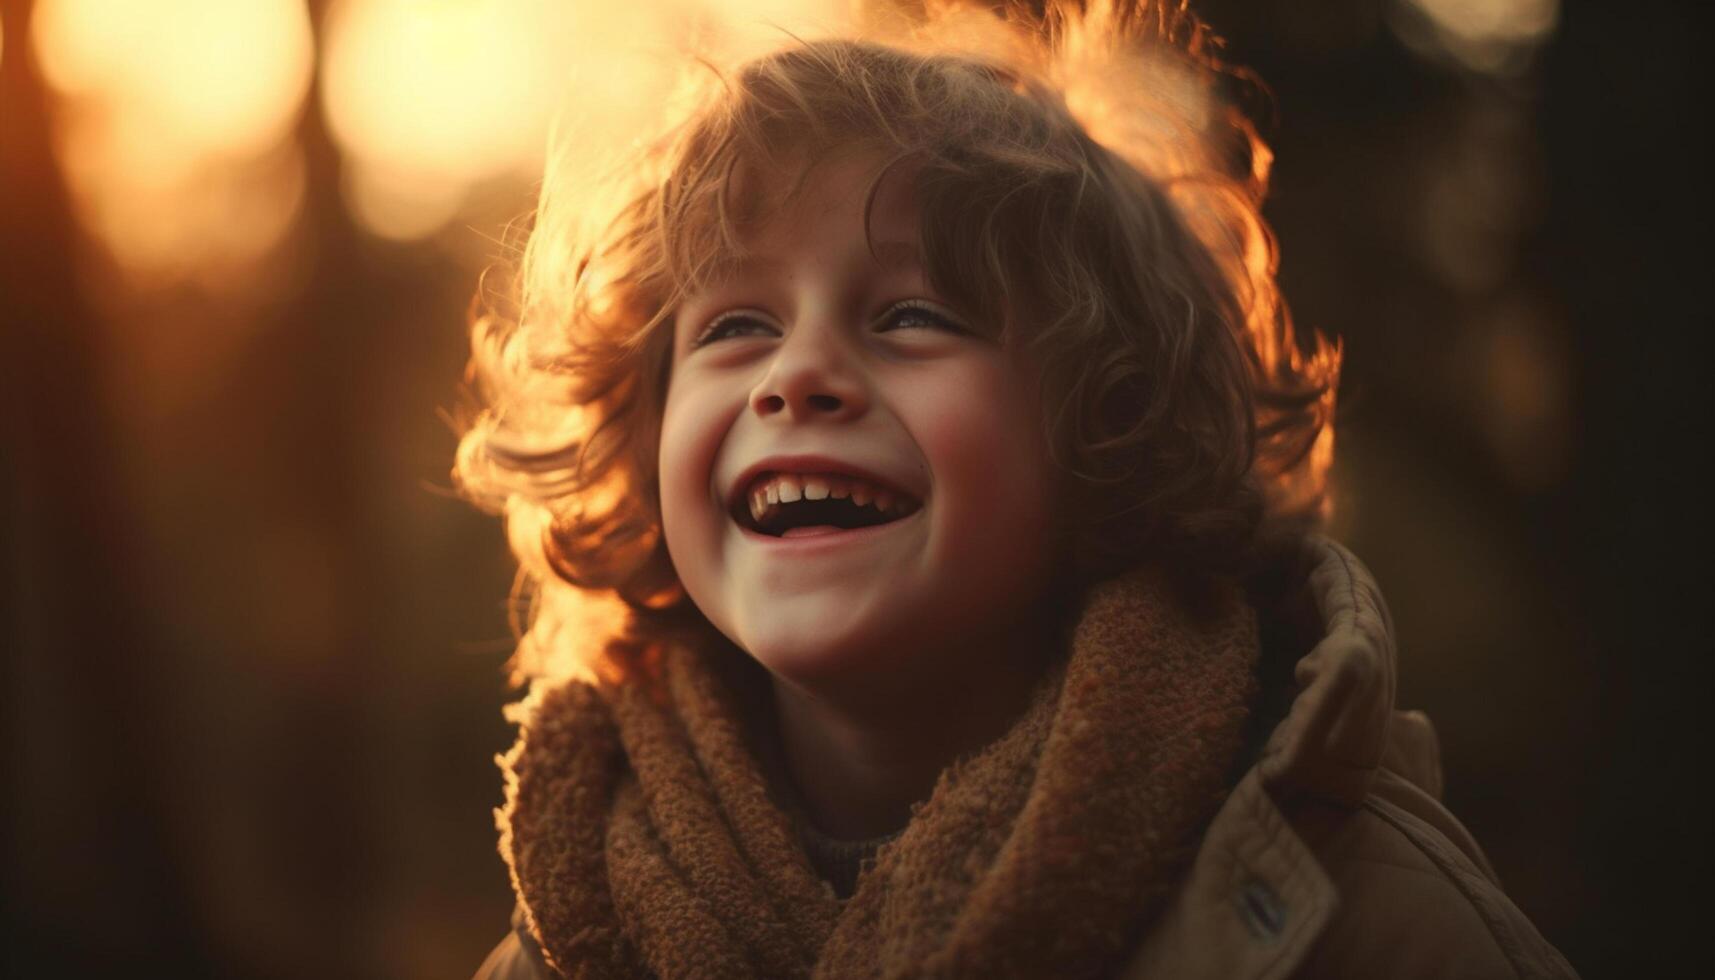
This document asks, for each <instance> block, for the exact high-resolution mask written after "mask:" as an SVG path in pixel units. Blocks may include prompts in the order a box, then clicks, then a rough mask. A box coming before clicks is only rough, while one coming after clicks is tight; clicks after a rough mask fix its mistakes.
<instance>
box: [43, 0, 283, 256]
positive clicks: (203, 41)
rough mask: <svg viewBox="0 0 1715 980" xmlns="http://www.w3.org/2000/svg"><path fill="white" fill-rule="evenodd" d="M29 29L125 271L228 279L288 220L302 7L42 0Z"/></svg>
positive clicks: (68, 142) (92, 220)
mask: <svg viewBox="0 0 1715 980" xmlns="http://www.w3.org/2000/svg"><path fill="white" fill-rule="evenodd" d="M32 33H33V38H32V40H33V42H34V45H35V51H36V55H37V58H38V60H39V62H40V64H41V66H42V71H43V73H44V75H45V76H46V78H47V81H48V83H49V84H50V85H51V86H52V87H53V88H54V89H55V90H56V91H57V92H58V93H59V95H60V96H61V99H62V104H61V107H60V109H61V111H60V112H58V113H57V114H56V119H55V138H56V143H57V147H56V149H57V150H58V154H59V157H60V160H61V162H62V165H63V167H64V169H65V172H66V175H67V178H68V182H69V183H70V185H71V190H72V192H73V197H74V201H75V203H76V206H77V208H78V211H79V214H80V217H81V218H82V220H83V221H84V223H85V225H86V226H87V227H88V228H89V229H90V230H91V231H92V232H93V233H94V235H95V237H96V238H97V239H98V240H100V241H101V242H102V243H103V244H105V245H106V246H107V248H108V250H109V252H110V253H111V254H112V255H113V256H114V258H115V259H116V260H117V261H118V264H119V265H120V266H121V268H122V269H123V270H124V271H125V272H127V273H128V274H131V275H132V276H133V277H135V278H137V279H139V280H142V281H147V282H163V281H165V282H171V281H177V280H182V279H196V280H199V281H201V282H203V283H204V284H205V285H210V286H219V285H222V284H225V285H230V284H231V283H233V282H234V281H235V280H239V279H242V278H243V273H244V271H245V270H247V269H254V268H255V267H256V265H257V263H258V260H259V259H260V257H261V256H263V255H264V254H265V253H267V252H268V251H269V250H270V249H271V248H272V247H273V246H274V245H276V244H277V243H278V242H279V241H280V240H281V239H282V238H283V237H284V236H285V235H286V233H287V232H288V231H289V230H290V228H291V227H292V224H293V222H294V220H295V219H296V216H297V213H298V210H299V205H300V203H301V201H302V197H303V182H304V175H303V163H302V159H301V155H300V152H299V150H298V147H297V144H296V141H295V139H294V137H293V135H292V130H293V127H294V126H295V124H296V121H297V118H298V112H299V108H300V107H301V105H302V104H303V101H304V96H305V94H306V92H307V91H308V87H309V81H310V69H311V58H312V43H311V35H310V24H309V16H308V13H307V12H306V10H305V8H304V6H303V4H302V3H301V2H294V0H247V2H245V3H231V2H229V0H159V2H157V3H153V4H149V5H147V6H145V5H142V4H131V3H121V4H115V3H107V2H102V0H42V3H41V4H40V5H39V6H38V7H37V9H36V12H35V19H34V24H33V32H32Z"/></svg>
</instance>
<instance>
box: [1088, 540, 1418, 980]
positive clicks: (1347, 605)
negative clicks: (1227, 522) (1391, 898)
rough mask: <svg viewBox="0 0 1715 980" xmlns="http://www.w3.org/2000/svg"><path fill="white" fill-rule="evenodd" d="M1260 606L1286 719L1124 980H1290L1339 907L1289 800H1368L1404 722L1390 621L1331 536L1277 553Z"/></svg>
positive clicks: (1367, 578) (1219, 817) (1366, 576)
mask: <svg viewBox="0 0 1715 980" xmlns="http://www.w3.org/2000/svg"><path fill="white" fill-rule="evenodd" d="M1252 601H1253V602H1255V603H1256V604H1257V606H1258V612H1259V615H1260V616H1261V617H1263V619H1264V620H1265V622H1266V624H1267V628H1266V629H1265V637H1266V638H1265V644H1264V650H1263V658H1264V660H1263V663H1262V665H1261V671H1262V673H1263V674H1264V677H1265V683H1266V681H1267V678H1268V675H1269V674H1270V673H1271V667H1273V668H1274V669H1273V671H1272V673H1274V675H1275V677H1276V680H1275V683H1276V686H1277V690H1276V691H1274V692H1273V693H1274V694H1275V695H1277V696H1278V697H1277V698H1276V699H1274V703H1275V704H1276V705H1278V707H1277V708H1276V710H1275V711H1274V712H1272V713H1268V712H1267V709H1266V707H1265V717H1266V718H1268V719H1269V720H1274V719H1278V720H1277V721H1276V722H1275V723H1274V727H1273V728H1272V730H1271V731H1269V732H1268V735H1267V738H1266V741H1265V742H1264V744H1263V746H1262V748H1261V750H1260V752H1259V753H1258V754H1257V755H1256V757H1255V759H1254V762H1253V763H1252V764H1251V765H1250V767H1249V768H1248V770H1247V771H1245V773H1244V774H1243V776H1242V777H1241V778H1240V779H1239V780H1238V783H1237V785H1236V787H1235V788H1234V790H1233V792H1232V793H1231V794H1230V795H1229V796H1228V798H1227V800H1226V802H1225V803H1224V804H1223V805H1222V807H1221V809H1220V811H1219V812H1218V813H1217V814H1216V815H1215V817H1214V819H1213V820H1212V821H1211V822H1210V824H1209V828H1208V830H1207V831H1206V832H1205V833H1204V836H1203V842H1202V844H1201V846H1200V848H1199V850H1198V853H1197V856H1196V858H1195V860H1194V861H1193V863H1192V866H1191V869H1190V871H1189V872H1188V873H1187V875H1186V877H1185V882H1184V885H1183V886H1182V887H1181V889H1180V890H1179V892H1178V893H1177V894H1176V895H1175V896H1174V898H1173V900H1172V901H1171V902H1170V904H1169V905H1168V907H1167V908H1166V909H1165V910H1164V912H1163V913H1162V915H1161V917H1160V919H1158V920H1157V921H1156V923H1155V925H1154V926H1153V927H1152V928H1151V930H1150V932H1149V933H1148V935H1147V936H1146V937H1145V938H1144V940H1143V942H1142V943H1141V944H1140V946H1139V947H1138V949H1137V952H1136V953H1135V954H1134V955H1133V958H1132V960H1131V961H1130V963H1129V964H1128V966H1127V967H1126V969H1125V970H1124V971H1122V973H1121V977H1122V978H1128V980H1142V978H1145V977H1175V978H1185V980H1196V978H1202V977H1208V978H1217V977H1219V978H1236V980H1263V978H1278V977H1285V976H1289V975H1291V973H1292V972H1293V971H1294V970H1295V969H1296V968H1297V967H1298V965H1299V964H1301V963H1302V962H1303V960H1304V958H1305V957H1306V956H1307V955H1308V953H1309V952H1310V950H1311V948H1312V947H1313V946H1314V944H1315V941H1316V940H1317V938H1319V937H1320V936H1321V934H1322V932H1323V930H1324V928H1325V927H1326V926H1327V924H1328V922H1329V919H1330V917H1331V916H1332V914H1333V911H1334V909H1335V907H1336V905H1337V904H1338V895H1337V893H1336V891H1335V888H1334V885H1333V883H1332V881H1331V880H1330V879H1329V876H1328V874H1327V872H1326V871H1325V870H1324V869H1323V867H1322V865H1321V864H1320V863H1319V862H1318V861H1317V859H1316V858H1315V856H1314V855H1313V854H1312V853H1311V851H1310V848H1309V847H1308V846H1307V845H1306V844H1305V842H1304V841H1303V840H1302V839H1301V838H1300V837H1299V835H1298V834H1297V833H1296V832H1295V831H1294V830H1293V827H1292V825H1291V823H1290V822H1289V820H1288V819H1287V817H1286V815H1285V814H1284V813H1283V812H1282V808H1281V803H1282V801H1285V800H1289V799H1291V798H1294V797H1297V796H1300V795H1310V796H1315V797H1318V798H1321V799H1324V800H1328V801H1331V802H1335V803H1338V804H1343V805H1347V806H1356V805H1358V804H1359V803H1360V802H1361V801H1362V800H1363V798H1364V796H1365V795H1366V794H1367V792H1368V790H1369V787H1370V784H1371V783H1372V782H1373V781H1374V779H1375V777H1376V772H1377V769H1378V767H1379V766H1380V764H1381V761H1382V755H1383V751H1384V749H1385V748H1386V746H1387V744H1388V734H1389V727H1390V724H1392V722H1393V720H1394V719H1393V702H1394V685H1395V655H1394V638H1393V623H1392V620H1391V618H1390V617H1389V615H1388V611H1387V606H1386V604H1385V603H1384V602H1383V600H1382V596H1381V591H1380V589H1379V588H1378V587H1377V585H1376V582H1375V579H1374V578H1373V577H1372V576H1371V575H1370V573H1369V570H1368V569H1366V568H1365V567H1364V566H1363V564H1362V563H1361V562H1360V561H1358V559H1357V558H1356V557H1355V556H1354V555H1353V554H1352V553H1351V552H1350V551H1348V550H1347V549H1346V548H1345V547H1343V546H1342V545H1340V544H1339V543H1337V542H1335V541H1333V540H1331V539H1329V538H1326V537H1322V536H1312V537H1308V538H1304V539H1302V540H1300V541H1299V542H1297V543H1296V544H1294V545H1293V546H1291V547H1290V548H1289V549H1288V550H1287V551H1285V552H1283V553H1281V554H1279V555H1276V556H1275V558H1274V559H1273V560H1272V561H1271V562H1270V565H1269V567H1268V568H1267V569H1266V570H1265V571H1264V573H1262V574H1260V575H1259V576H1258V577H1257V579H1255V580H1254V581H1253V592H1252ZM1269 693H1270V692H1267V691H1265V699H1264V700H1265V705H1266V704H1267V703H1268V702H1269V700H1270V699H1269V698H1268V697H1267V695H1268V694H1269Z"/></svg>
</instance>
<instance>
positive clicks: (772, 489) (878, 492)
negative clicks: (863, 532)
mask: <svg viewBox="0 0 1715 980" xmlns="http://www.w3.org/2000/svg"><path fill="white" fill-rule="evenodd" d="M828 497H838V498H841V499H844V498H847V497H849V498H851V502H852V503H854V504H857V505H858V506H860V507H864V506H870V507H874V508H875V509H876V510H879V511H881V512H882V513H883V514H898V515H900V516H904V515H906V514H909V513H911V512H912V511H913V510H915V509H916V502H915V501H913V500H911V499H910V498H908V497H904V496H902V495H900V494H896V493H894V492H893V491H891V490H885V489H883V488H881V487H878V486H876V485H875V484H873V483H869V482H867V481H864V480H860V479H857V478H856V477H849V476H833V475H831V474H828V473H813V474H812V473H801V474H800V473H773V474H769V475H768V476H765V477H763V478H761V479H759V480H758V481H757V482H755V483H753V484H751V486H750V494H749V498H750V516H751V519H753V520H755V521H756V522H758V523H761V521H762V519H763V517H764V516H766V515H767V514H769V513H770V512H772V511H774V510H775V509H777V508H778V507H779V506H780V505H781V504H789V503H792V502H793V501H795V500H824V499H826V498H828Z"/></svg>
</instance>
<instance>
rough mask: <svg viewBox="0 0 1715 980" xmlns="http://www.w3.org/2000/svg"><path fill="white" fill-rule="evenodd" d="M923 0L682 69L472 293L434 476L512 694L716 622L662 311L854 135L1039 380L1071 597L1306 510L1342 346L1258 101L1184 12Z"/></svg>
mask: <svg viewBox="0 0 1715 980" xmlns="http://www.w3.org/2000/svg"><path fill="white" fill-rule="evenodd" d="M930 6H931V7H933V8H936V9H933V10H931V11H930V12H929V13H928V14H927V15H924V16H921V17H918V18H915V19H913V20H911V21H910V22H908V23H905V24H904V25H903V27H902V26H901V23H900V22H899V21H898V20H894V21H891V22H888V23H886V24H883V23H880V22H876V23H871V24H870V25H869V26H868V28H867V30H866V31H865V32H864V33H866V34H867V35H868V36H851V37H841V38H832V39H821V40H811V41H804V40H799V39H797V38H793V39H792V42H791V43H790V44H787V45H785V46H783V47H782V48H780V49H779V50H776V51H773V52H771V53H767V54H765V55H763V56H760V57H756V58H754V59H752V60H750V61H748V62H745V63H743V64H742V65H740V66H739V67H738V68H737V70H736V71H732V72H729V71H725V70H723V69H721V68H720V67H718V66H717V65H715V64H713V63H712V62H710V61H708V60H707V59H698V72H696V73H691V74H688V75H687V76H686V79H685V81H684V84H685V88H683V89H682V91H681V95H680V98H679V99H678V101H677V102H676V103H675V105H677V106H679V107H680V108H679V113H680V115H679V118H677V119H674V120H671V121H670V122H669V123H668V124H667V125H665V126H664V128H663V129H662V131H661V134H660V136H659V138H657V139H655V140H654V141H640V142H638V143H637V144H635V145H634V146H633V147H632V148H631V150H630V152H629V153H627V154H623V155H621V156H619V157H616V158H614V160H613V161H611V162H612V163H614V166H613V167H612V169H609V170H608V171H606V172H605V173H603V174H599V175H592V174H591V173H589V171H588V170H587V168H586V169H585V170H583V171H579V170H578V168H577V166H576V164H575V162H574V161H572V160H571V158H569V157H565V156H562V157H556V158H554V159H552V160H551V161H550V164H549V169H548V172H547V174H546V177H545V180H544V183H543V190H542V195H541V199H540V201H539V205H538V208H537V210H536V212H535V214H534V220H533V222H532V223H531V225H530V228H529V237H528V242H527V244H526V245H525V247H524V249H523V254H522V262H521V264H520V265H519V266H518V267H516V268H515V269H514V270H513V274H512V276H511V278H510V281H509V282H507V283H506V284H505V287H504V289H503V291H501V292H499V293H498V294H490V293H489V292H487V291H479V295H478V298H477V301H476V302H475V303H474V304H473V322H472V349H473V356H472V360H471V365H470V370H469V378H470V379H471V380H472V381H473V382H474V383H476V385H477V386H478V391H479V395H480V398H481V403H480V405H479V406H478V408H477V411H476V412H475V413H474V415H473V416H472V417H471V418H470V419H469V420H468V422H469V424H468V428H467V429H466V431H465V432H464V434H463V436H462V439H461V443H460V446H459V453H458V459H457V464H456V467H455V471H454V472H455V477H456V479H457V480H458V481H459V485H460V486H461V488H462V489H463V490H464V492H465V493H466V494H467V495H468V496H469V497H470V498H471V499H473V500H474V501H476V502H477V503H478V504H479V505H480V506H483V507H485V508H488V509H490V510H493V511H496V512H503V513H504V514H505V517H506V523H507V529H508V535H509V539H510V542H511V545H512V548H513V551H514V552H515V554H516V555H517V556H518V558H519V561H520V578H519V585H518V589H517V591H518V592H519V593H521V594H527V595H528V596H529V597H530V599H531V602H530V603H529V605H528V607H527V612H526V617H525V619H523V620H520V621H518V622H516V623H515V628H516V629H517V631H518V632H519V634H520V644H519V648H518V653H517V654H516V655H515V657H514V660H513V662H512V666H513V669H514V674H513V678H514V682H515V683H522V682H523V680H525V679H527V678H549V677H555V676H561V675H564V674H567V673H569V672H588V671H590V670H599V669H603V668H604V666H605V667H612V666H613V664H614V663H617V661H616V660H614V659H612V657H611V656H610V655H611V654H612V653H613V652H614V651H615V650H625V651H630V652H632V653H633V654H635V653H636V652H637V651H644V650H648V649H650V648H652V647H653V645H654V644H655V642H656V641H659V640H663V639H666V638H668V637H669V636H673V635H686V634H695V633H698V632H700V631H706V630H712V629H713V627H712V626H710V625H709V624H708V622H707V620H706V619H704V618H703V617H702V615H701V613H700V612H699V611H698V610H697V609H696V608H695V606H694V604H693V603H692V602H691V600H690V599H689V597H688V596H687V595H686V594H685V593H684V591H683V589H682V588H681V587H680V585H679V583H678V579H677V576H676V573H675V571H674V569H673V566H672V563H671V560H670V558H669V556H668V554H667V548H666V543H665V541H664V540H663V537H662V533H661V523H660V505H659V498H658V480H657V473H656V465H657V461H656V452H657V443H658V438H659V434H660V424H661V409H662V406H663V404H664V400H665V395H666V390H667V386H668V384H669V383H670V380H671V377H670V371H671V367H672V357H671V333H672V331H671V326H672V315H673V312H674V309H675V307H676V306H677V305H678V304H679V303H680V302H681V300H682V298H683V297H684V296H686V295H687V294H688V293H691V292H693V291H695V290H697V289H698V288H700V287H701V286H703V285H704V284H706V283H708V282H710V281H711V280H713V279H714V278H716V277H718V276H719V275H720V274H721V272H722V270H723V268H724V267H725V264H726V263H727V262H729V261H730V260H732V259H733V258H734V257H736V256H737V255H739V254H740V253H741V245H742V241H743V237H744V231H745V228H746V227H748V223H749V221H750V220H751V219H752V218H753V217H754V215H752V214H751V213H750V212H751V211H753V210H755V207H754V205H755V202H754V201H751V200H749V199H748V198H747V197H746V196H745V195H744V194H743V193H741V188H742V187H743V186H745V185H746V182H745V181H744V179H743V175H744V174H746V173H757V172H764V173H786V174H791V173H794V172H795V173H796V174H797V178H798V183H797V185H796V186H794V187H793V191H792V192H793V193H796V192H797V191H798V190H799V189H801V187H802V185H803V181H804V179H805V176H806V175H807V173H808V172H809V170H810V168H811V167H812V166H813V165H814V163H815V162H816V161H817V160H819V159H821V158H823V157H825V156H826V155H827V154H829V153H832V152H835V151H838V150H841V149H846V148H851V147H854V146H856V147H862V148H866V149H874V150H879V151H881V152H882V153H883V154H884V155H885V157H886V158H887V159H889V160H890V161H892V163H900V162H904V161H910V162H911V163H913V164H914V165H916V166H914V167H913V170H912V172H913V174H914V175H915V179H916V180H917V182H918V184H917V191H918V198H919V201H920V202H921V218H922V220H921V237H922V242H921V245H922V253H923V255H924V260H925V271H926V274H927V276H928V279H929V281H930V283H931V285H932V286H933V287H934V288H935V289H936V290H937V291H938V292H940V293H942V294H943V295H945V296H946V297H947V298H948V299H949V300H950V301H952V302H953V303H954V304H955V305H957V306H959V307H960V308H961V309H963V310H964V311H965V312H966V313H968V314H969V315H970V317H971V319H972V320H973V321H974V322H980V323H990V324H998V325H999V330H1000V336H1001V338H1002V339H1003V341H1004V343H1006V344H1007V345H1008V347H1009V349H1012V350H1014V351H1015V352H1017V353H1020V354H1022V355H1023V356H1024V357H1025V359H1026V362H1027V363H1030V364H1032V365H1033V366H1034V370H1035V371H1036V372H1037V373H1038V375H1039V377H1040V379H1041V384H1042V388H1041V390H1042V392H1043V396H1044V405H1045V415H1044V418H1043V419H1042V425H1043V427H1044V434H1045V436H1046V438H1047V441H1048V445H1049V447H1050V450H1051V452H1052V454H1053V459H1054V462H1055V465H1057V466H1059V467H1061V468H1062V470H1063V473H1064V474H1065V475H1066V476H1068V477H1069V479H1067V480H1065V481H1064V485H1065V486H1066V487H1068V493H1069V494H1070V497H1071V499H1069V500H1065V501H1062V502H1061V504H1062V506H1063V508H1064V513H1066V514H1067V515H1069V530H1068V533H1070V534H1071V536H1072V540H1071V544H1070V548H1069V554H1070V555H1071V560H1072V568H1071V569H1069V574H1070V575H1072V576H1073V577H1074V579H1075V580H1076V581H1077V582H1080V583H1088V582H1093V581H1098V580H1100V579H1102V578H1105V577H1107V576H1110V575H1113V574H1117V573H1118V572H1120V571H1123V570H1124V569H1125V568H1127V567H1128V566H1131V565H1134V564H1137V563H1138V562H1140V561H1142V560H1145V559H1159V560H1162V561H1165V562H1168V563H1170V564H1171V565H1172V566H1173V567H1175V568H1176V569H1180V570H1182V571H1183V573H1184V575H1185V576H1186V578H1187V579H1188V580H1191V581H1197V580H1201V579H1206V578H1207V577H1210V576H1220V575H1233V574H1243V573H1245V572H1246V571H1247V570H1248V569H1249V568H1251V567H1252V565H1253V563H1254V562H1255V560H1256V556H1257V555H1258V554H1259V553H1260V550H1261V548H1262V547H1263V545H1264V543H1265V542H1267V541H1270V540H1274V539H1277V538H1280V537H1284V536H1289V535H1291V534H1294V533H1301V532H1302V531H1304V530H1307V529H1310V528H1311V527H1313V526H1316V525H1318V524H1320V523H1322V522H1324V521H1326V519H1327V518H1328V516H1329V513H1330V509H1331V505H1330V498H1329V493H1328V489H1327V477H1328V469H1329V466H1330V464H1331V461H1332V449H1333V442H1332V440H1333V428H1332V416H1333V409H1334V397H1335V390H1336V388H1337V384H1338V377H1339V367H1340V353H1341V351H1340V347H1339V346H1338V345H1337V344H1331V343H1330V342H1328V341H1327V340H1326V339H1325V338H1323V337H1322V336H1321V335H1320V334H1319V333H1318V334H1313V336H1312V338H1311V342H1310V345H1309V347H1310V349H1309V350H1308V352H1307V351H1305V350H1302V349H1301V347H1300V343H1299V339H1298V337H1297V335H1296V333H1295V331H1294V328H1293V326H1292V322H1291V319H1290V317H1289V315H1288V314H1287V311H1286V307H1285V304H1284V303H1283V301H1282V299H1281V297H1280V295H1279V291H1278V288H1277V285H1276V281H1275V270H1276V248H1275V243H1274V239H1273V237H1272V234H1271V233H1270V231H1269V229H1268V227H1267V225H1266V224H1265V223H1264V221H1263V219H1262V217H1261V213H1260V204H1261V200H1262V197H1263V194H1264V192H1265V190H1266V184H1267V176H1268V166H1269V155H1268V151H1267V148H1266V147H1265V146H1264V145H1263V143H1262V141H1261V140H1260V139H1259V138H1258V137H1257V135H1256V133H1255V130H1254V128H1253V127H1252V125H1251V123H1250V122H1249V120H1248V118H1247V117H1246V116H1245V115H1244V114H1243V113H1241V112H1240V111H1238V109H1236V108H1235V107H1234V105H1233V103H1232V100H1231V99H1223V98H1222V97H1221V96H1222V93H1223V91H1225V90H1226V89H1228V88H1231V87H1234V86H1236V85H1246V84H1253V83H1251V82H1250V81H1249V79H1247V78H1246V76H1244V75H1243V74H1242V73H1239V72H1236V71H1233V70H1231V69H1229V68H1227V67H1226V66H1224V65H1222V64H1221V63H1220V62H1219V61H1218V60H1217V59H1216V57H1215V55H1214V52H1215V50H1216V48H1217V47H1218V42H1217V41H1216V40H1215V39H1214V38H1213V37H1212V36H1211V35H1210V34H1209V33H1208V31H1207V29H1206V28H1205V27H1204V26H1203V25H1202V24H1201V23H1200V22H1198V21H1196V20H1195V18H1193V17H1191V16H1190V15H1189V14H1188V13H1186V12H1185V10H1184V9H1183V6H1182V5H1181V6H1177V7H1162V6H1155V5H1139V4H1127V3H1117V4H1116V3H1089V4H1055V3H1050V4H1048V5H1047V7H1046V9H1045V10H1044V9H1041V7H1042V5H1040V4H1037V5H1034V6H1032V7H1031V8H1030V9H1026V5H1021V4H1008V5H1004V8H1005V9H1004V10H1003V11H1002V15H1001V16H996V15H995V14H994V13H993V12H991V11H990V10H989V9H988V8H987V7H986V6H985V7H984V8H983V9H980V10H979V9H977V8H975V7H973V6H970V5H959V4H946V3H943V4H931V5H930ZM878 37H879V38H881V39H877V38H878ZM890 167H891V164H890V165H889V167H888V168H883V169H882V171H881V172H880V173H879V174H878V175H877V176H876V177H875V178H874V183H872V184H871V187H870V199H871V203H873V199H874V193H875V189H876V186H877V185H879V183H880V181H881V180H882V179H883V177H884V176H885V175H886V173H887V171H888V169H889V168H890ZM866 228H867V222H866Z"/></svg>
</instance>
